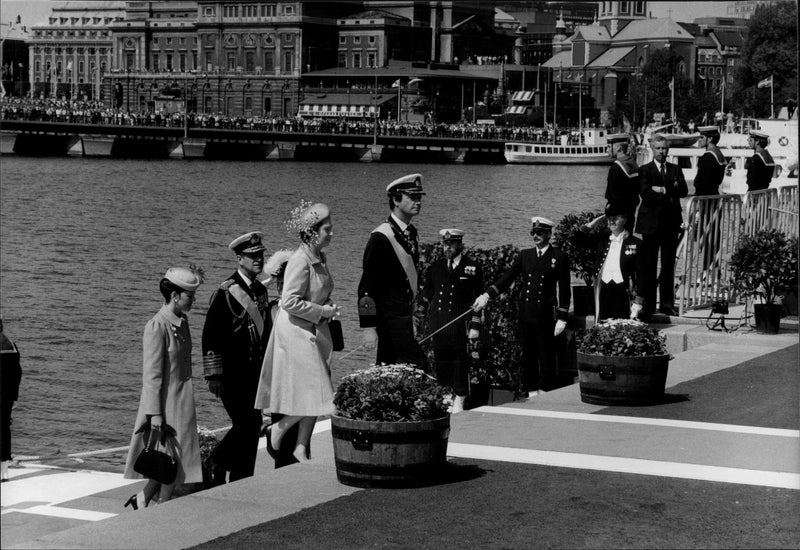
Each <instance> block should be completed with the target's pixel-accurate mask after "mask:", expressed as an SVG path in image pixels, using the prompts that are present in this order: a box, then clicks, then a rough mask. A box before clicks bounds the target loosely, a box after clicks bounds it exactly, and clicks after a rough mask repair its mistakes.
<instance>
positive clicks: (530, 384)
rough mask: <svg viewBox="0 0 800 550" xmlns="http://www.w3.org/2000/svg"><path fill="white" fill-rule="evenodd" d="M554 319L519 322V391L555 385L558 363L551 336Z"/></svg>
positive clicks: (553, 340) (554, 341)
mask: <svg viewBox="0 0 800 550" xmlns="http://www.w3.org/2000/svg"><path fill="white" fill-rule="evenodd" d="M555 326H556V323H555V321H544V322H540V323H526V322H524V321H520V323H519V333H520V334H519V339H520V344H521V345H522V380H521V383H522V387H521V388H520V390H521V391H524V392H528V391H535V390H545V391H549V390H551V389H553V388H554V387H555V382H556V371H557V368H558V363H557V359H556V339H555V336H553V330H554V329H555Z"/></svg>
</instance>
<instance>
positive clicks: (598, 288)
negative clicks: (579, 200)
mask: <svg viewBox="0 0 800 550" xmlns="http://www.w3.org/2000/svg"><path fill="white" fill-rule="evenodd" d="M625 216H626V213H625V211H624V210H623V209H622V208H621V207H619V206H617V205H614V204H612V203H608V204H607V205H606V213H605V214H604V215H602V216H598V217H597V218H595V219H593V220H592V221H590V222H589V223H587V224H586V225H583V226H582V227H581V232H580V233H577V234H576V235H575V238H576V240H577V242H578V243H582V244H583V245H584V246H593V247H594V248H595V250H596V254H597V265H599V266H600V270H599V271H598V273H597V274H596V275H595V280H594V296H595V319H597V322H600V321H603V320H604V319H626V318H628V317H630V318H631V319H636V318H637V317H638V315H639V312H641V310H642V303H643V298H642V296H641V292H640V291H639V286H638V282H639V279H640V277H639V272H640V271H641V261H640V257H639V253H640V252H641V250H642V241H641V240H640V239H637V238H636V237H634V236H633V235H631V234H630V233H629V232H628V230H627V229H625V226H626V221H627V220H626V219H625ZM603 219H605V220H606V223H607V225H608V231H607V232H606V231H604V232H602V233H599V234H598V233H595V234H591V233H590V231H591V230H592V229H593V228H594V227H595V226H597V224H598V223H600V221H601V220H603Z"/></svg>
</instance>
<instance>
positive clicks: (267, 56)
mask: <svg viewBox="0 0 800 550" xmlns="http://www.w3.org/2000/svg"><path fill="white" fill-rule="evenodd" d="M274 68H275V52H272V51H267V52H264V70H265V71H272V70H273V69H274Z"/></svg>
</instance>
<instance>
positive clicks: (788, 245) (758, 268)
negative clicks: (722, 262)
mask: <svg viewBox="0 0 800 550" xmlns="http://www.w3.org/2000/svg"><path fill="white" fill-rule="evenodd" d="M730 268H731V271H732V272H733V284H734V286H735V287H736V289H737V290H738V291H739V292H740V293H741V294H742V295H744V296H761V297H762V298H763V299H764V303H766V304H772V303H774V302H775V298H776V297H777V296H778V295H779V294H781V293H782V292H785V291H787V290H791V289H796V288H797V238H796V237H792V238H787V237H786V234H785V233H783V232H782V231H778V230H777V229H764V230H761V231H759V232H757V233H755V234H754V235H742V236H740V237H739V242H738V243H737V245H736V250H735V251H734V252H733V255H732V256H731V261H730Z"/></svg>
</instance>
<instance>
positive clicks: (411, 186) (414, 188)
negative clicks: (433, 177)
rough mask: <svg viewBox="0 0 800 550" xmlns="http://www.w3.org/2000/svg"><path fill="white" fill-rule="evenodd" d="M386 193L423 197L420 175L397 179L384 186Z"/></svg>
mask: <svg viewBox="0 0 800 550" xmlns="http://www.w3.org/2000/svg"><path fill="white" fill-rule="evenodd" d="M386 192H387V193H389V194H391V193H397V192H406V193H420V194H422V195H424V194H425V193H423V192H422V174H409V175H407V176H403V177H402V178H397V179H396V180H394V181H393V182H392V183H390V184H389V185H387V186H386Z"/></svg>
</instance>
